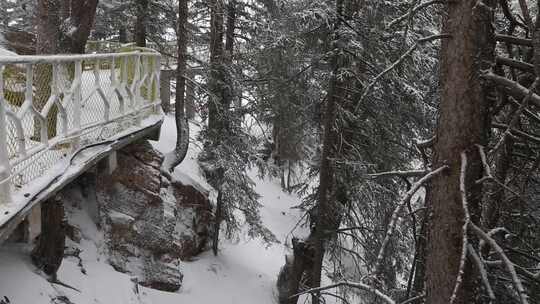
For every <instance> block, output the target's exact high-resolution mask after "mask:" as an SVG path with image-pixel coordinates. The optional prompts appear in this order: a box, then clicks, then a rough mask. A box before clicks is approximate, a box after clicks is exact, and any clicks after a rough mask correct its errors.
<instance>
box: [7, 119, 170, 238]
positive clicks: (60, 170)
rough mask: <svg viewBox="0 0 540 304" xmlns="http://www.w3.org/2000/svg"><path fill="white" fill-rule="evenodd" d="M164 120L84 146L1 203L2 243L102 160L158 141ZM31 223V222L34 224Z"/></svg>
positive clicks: (154, 120) (133, 128) (142, 124)
mask: <svg viewBox="0 0 540 304" xmlns="http://www.w3.org/2000/svg"><path fill="white" fill-rule="evenodd" d="M162 122H163V117H162V116H161V115H152V116H150V117H148V118H147V119H145V120H144V121H143V122H142V123H141V125H140V126H138V127H132V128H130V129H129V130H125V131H124V132H122V133H119V134H117V135H116V136H114V137H111V138H109V139H107V140H106V141H103V142H98V143H94V144H91V145H88V146H85V147H82V148H81V149H79V150H78V152H76V153H75V154H73V155H72V156H71V157H70V158H69V159H66V161H65V162H62V163H59V164H57V165H56V166H55V167H53V168H51V169H50V170H48V172H47V174H45V175H44V176H42V177H40V178H38V179H36V180H34V181H33V182H32V183H31V185H28V186H26V187H24V188H21V189H19V190H18V191H16V192H15V193H13V196H12V197H13V199H12V202H11V203H9V204H6V205H0V245H1V244H2V243H3V242H5V241H6V240H7V239H8V238H9V236H10V235H11V234H12V233H13V232H14V231H15V229H16V228H17V227H18V226H19V225H20V224H21V223H22V222H23V221H24V220H25V219H27V218H29V219H30V221H32V219H35V220H36V221H39V219H40V217H39V216H37V215H36V214H35V212H33V210H39V206H40V204H41V203H43V202H45V201H47V199H49V198H51V197H52V196H53V195H55V194H56V193H57V192H58V191H60V190H61V189H62V188H63V187H65V186H66V185H67V184H69V183H70V182H72V181H73V180H75V179H76V178H77V177H79V176H80V175H81V174H83V173H84V172H86V171H88V170H89V169H90V168H92V167H94V166H95V165H97V164H98V163H99V162H100V161H102V160H104V159H105V158H108V157H114V156H115V152H116V151H117V150H119V149H122V148H123V147H125V146H127V145H129V144H131V143H134V142H136V141H138V140H141V139H154V140H157V139H158V137H159V132H160V129H161V124H162ZM30 224H31V225H32V223H30ZM34 226H35V223H34ZM37 229H39V227H37Z"/></svg>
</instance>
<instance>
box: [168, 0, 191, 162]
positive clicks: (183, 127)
mask: <svg viewBox="0 0 540 304" xmlns="http://www.w3.org/2000/svg"><path fill="white" fill-rule="evenodd" d="M188 2H189V0H179V1H178V22H177V23H178V29H177V31H176V33H177V38H178V54H177V57H178V63H177V67H176V102H175V105H174V109H175V114H174V117H175V121H176V146H175V156H174V160H173V161H172V163H171V165H170V167H169V171H171V172H172V171H173V170H174V168H175V167H176V166H178V165H179V164H180V163H181V162H182V161H183V160H184V158H185V157H186V155H187V151H188V148H189V123H188V121H187V118H186V116H185V114H184V113H185V112H184V104H185V92H186V67H187V44H188V30H187V24H188Z"/></svg>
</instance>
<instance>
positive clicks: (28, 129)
mask: <svg viewBox="0 0 540 304" xmlns="http://www.w3.org/2000/svg"><path fill="white" fill-rule="evenodd" d="M159 62H160V57H159V55H158V54H156V53H152V52H131V53H118V54H100V55H76V56H12V57H0V243H2V242H3V241H5V239H6V238H7V237H8V236H9V234H10V233H11V232H12V231H13V229H15V227H16V226H17V225H18V224H19V223H20V222H21V221H22V220H23V219H24V218H25V216H26V215H27V214H28V212H29V211H30V209H31V208H32V206H34V205H36V204H39V203H40V202H41V201H43V200H45V199H46V198H48V197H49V196H50V195H52V194H54V193H55V192H56V191H58V190H59V189H61V188H62V187H63V186H64V185H65V184H66V183H68V182H70V181H71V180H73V179H74V178H75V177H77V176H78V175H80V174H82V173H83V172H84V171H86V170H88V168H90V167H91V166H93V165H95V163H96V162H97V161H99V160H100V159H102V158H104V157H106V156H107V155H108V154H110V153H112V151H114V150H116V149H119V148H121V147H122V146H125V145H127V144H129V143H131V142H133V141H134V140H137V139H139V138H141V137H145V136H148V135H149V134H150V133H152V132H155V131H156V129H157V128H159V126H160V125H161V121H162V116H161V110H160V107H159V105H160V101H159V100H160V99H159V76H160V63H159Z"/></svg>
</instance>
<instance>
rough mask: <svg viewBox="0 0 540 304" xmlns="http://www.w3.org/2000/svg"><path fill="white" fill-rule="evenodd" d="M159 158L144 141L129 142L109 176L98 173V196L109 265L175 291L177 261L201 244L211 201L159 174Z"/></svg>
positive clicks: (178, 274) (199, 248) (178, 280)
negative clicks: (131, 143)
mask: <svg viewBox="0 0 540 304" xmlns="http://www.w3.org/2000/svg"><path fill="white" fill-rule="evenodd" d="M162 162H163V156H162V155H161V154H160V153H159V152H157V151H155V150H154V149H153V148H152V146H151V145H150V144H149V143H148V142H147V141H141V142H139V143H136V144H133V145H130V146H129V147H127V148H125V149H124V150H122V151H120V152H119V153H118V168H117V169H116V170H115V171H114V172H113V174H112V175H109V174H107V173H106V170H104V171H103V172H101V171H100V172H101V173H99V174H98V177H97V185H96V190H97V200H98V205H99V206H100V214H101V224H102V227H103V229H104V232H105V238H106V244H107V247H108V249H109V262H110V263H111V265H112V266H113V267H114V268H115V269H116V270H118V271H121V272H127V273H130V274H132V275H135V276H137V278H138V280H139V282H140V284H142V285H144V286H149V287H152V288H155V289H160V290H166V291H175V290H178V289H179V288H180V286H181V283H182V278H183V275H182V273H181V261H182V260H189V259H190V258H192V257H193V256H195V255H197V254H199V253H200V252H201V251H202V250H203V249H204V248H205V245H206V240H207V238H208V231H209V227H210V220H211V205H210V202H209V200H208V199H207V198H206V197H205V195H203V194H202V193H200V192H198V191H197V190H196V189H195V188H193V187H192V186H184V185H182V184H180V183H178V182H174V183H171V182H170V181H169V180H167V179H166V178H165V177H163V176H162V174H161V172H160V167H161V164H162Z"/></svg>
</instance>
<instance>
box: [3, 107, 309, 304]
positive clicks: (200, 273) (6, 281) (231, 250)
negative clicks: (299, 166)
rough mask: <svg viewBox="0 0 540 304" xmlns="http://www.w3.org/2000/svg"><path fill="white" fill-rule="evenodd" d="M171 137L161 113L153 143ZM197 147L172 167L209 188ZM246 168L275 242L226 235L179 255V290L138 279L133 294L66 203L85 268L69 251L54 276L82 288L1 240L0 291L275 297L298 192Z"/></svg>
mask: <svg viewBox="0 0 540 304" xmlns="http://www.w3.org/2000/svg"><path fill="white" fill-rule="evenodd" d="M191 127H192V131H193V132H192V136H193V137H195V135H196V133H197V131H198V130H197V126H196V125H195V124H192V125H191ZM174 139H175V126H174V120H173V118H172V117H167V119H166V120H165V123H164V126H163V129H162V134H161V138H160V141H159V142H156V143H154V146H155V147H156V148H157V149H159V150H160V151H162V152H164V153H167V152H169V151H170V150H171V149H172V148H173V147H174ZM199 151H200V146H199V145H198V144H197V143H196V142H192V144H191V145H190V150H189V153H188V156H187V158H186V160H185V161H184V162H183V163H182V164H181V165H180V166H179V167H178V168H177V170H176V171H175V172H174V177H175V178H176V179H179V180H182V181H187V182H189V183H191V184H194V185H198V186H199V187H201V188H202V189H206V190H207V191H209V192H212V191H211V190H210V186H209V185H208V184H207V183H206V182H205V181H204V178H203V177H202V176H201V174H200V172H199V168H198V166H197V163H196V157H197V154H198V152H199ZM250 174H251V176H252V178H253V179H254V180H255V182H256V184H257V186H256V190H257V192H259V194H260V195H261V196H262V198H261V202H262V204H263V205H264V207H263V209H262V217H263V220H264V222H265V224H266V225H267V226H268V227H269V229H270V230H272V231H273V232H274V234H275V235H276V236H277V237H278V238H279V239H280V240H281V241H282V243H281V244H275V245H273V246H271V247H269V248H266V247H265V246H264V245H263V244H262V243H261V242H260V241H259V240H250V239H247V238H245V237H243V238H241V239H240V241H239V242H238V243H231V242H227V241H225V242H223V244H222V245H221V252H220V255H219V256H217V257H214V256H213V255H212V254H211V253H210V252H206V253H203V254H202V255H201V256H200V257H198V259H196V260H194V261H191V262H185V263H183V265H182V271H183V273H184V286H183V287H182V289H181V290H180V291H179V292H178V293H165V292H160V291H156V290H150V289H147V288H144V287H139V293H138V294H136V293H135V289H136V288H135V284H134V283H133V282H132V281H131V278H130V276H128V275H125V274H122V273H118V272H116V271H114V269H113V268H112V267H111V266H110V265H108V264H107V263H106V257H105V256H104V255H103V253H102V250H101V248H100V245H101V244H102V242H101V234H100V232H99V231H98V230H97V228H96V227H95V225H94V224H93V223H92V221H91V220H90V217H89V216H88V214H87V213H86V212H85V211H84V210H83V208H71V215H70V218H72V219H76V222H77V224H78V225H79V227H80V228H81V230H82V234H83V240H82V241H81V245H79V247H81V248H82V249H83V252H82V253H81V254H80V257H81V259H82V265H83V267H84V270H85V272H86V274H83V273H82V271H81V267H79V265H78V264H79V261H78V259H76V258H74V257H69V258H66V259H65V260H64V262H63V264H62V267H61V269H60V271H59V275H58V279H59V280H60V281H62V282H65V283H67V284H69V285H71V286H73V287H75V288H77V289H80V290H81V292H80V293H79V292H77V291H74V290H71V289H67V288H65V287H61V286H58V285H51V284H50V283H48V282H47V281H46V280H45V279H44V278H43V277H41V276H40V275H38V274H37V273H36V270H35V268H34V267H33V266H32V264H31V262H30V259H29V248H28V246H23V245H5V246H3V247H1V248H0V299H2V297H4V296H6V297H8V298H9V299H10V301H11V303H14V304H41V303H70V302H61V301H59V300H58V299H57V300H55V301H53V300H52V299H54V298H57V297H59V296H66V297H67V298H69V299H70V301H71V303H75V304H90V303H94V304H96V303H104V304H136V303H144V304H168V303H171V304H172V303H174V304H178V303H188V304H215V303H222V304H228V303H231V304H255V303H260V304H266V303H276V296H275V288H274V286H275V280H276V278H277V274H278V272H279V268H280V267H281V266H282V264H283V260H284V254H285V253H286V248H285V247H284V245H283V244H284V243H285V240H286V239H287V238H290V232H291V230H292V229H293V228H294V227H295V226H296V224H297V221H298V219H299V217H300V214H299V213H297V211H294V210H292V209H290V207H292V206H294V205H297V204H298V203H299V198H298V197H296V196H291V195H288V194H285V193H283V192H282V191H281V189H280V186H279V184H278V183H277V182H274V181H270V180H260V179H259V178H257V176H256V172H251V173H250ZM71 197H73V200H74V201H76V200H78V199H81V197H80V195H78V194H77V193H73V194H72V195H71V196H70V198H71ZM82 205H84V202H82ZM301 230H302V228H298V229H297V230H296V231H295V233H296V234H298V233H302V234H303V233H305V231H301Z"/></svg>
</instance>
